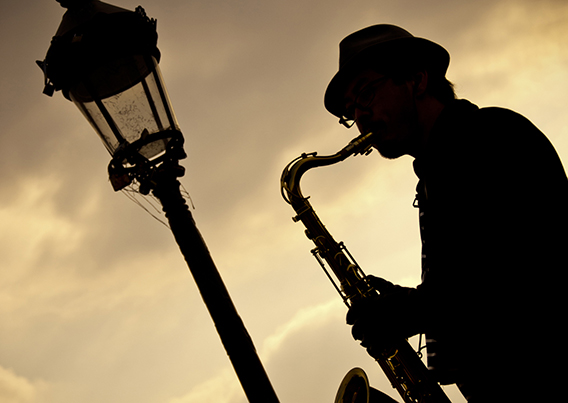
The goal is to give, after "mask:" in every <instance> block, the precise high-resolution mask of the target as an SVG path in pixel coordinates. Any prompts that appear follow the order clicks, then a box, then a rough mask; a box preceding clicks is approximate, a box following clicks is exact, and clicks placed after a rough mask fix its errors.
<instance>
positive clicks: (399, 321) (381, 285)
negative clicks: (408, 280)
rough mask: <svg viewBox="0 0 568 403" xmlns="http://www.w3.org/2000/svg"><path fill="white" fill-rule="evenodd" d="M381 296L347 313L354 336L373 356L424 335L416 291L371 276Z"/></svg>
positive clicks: (359, 303) (364, 300)
mask: <svg viewBox="0 0 568 403" xmlns="http://www.w3.org/2000/svg"><path fill="white" fill-rule="evenodd" d="M367 280H368V281H369V284H370V285H371V286H372V287H373V288H375V289H376V290H377V291H378V292H379V293H380V294H379V295H377V297H376V298H365V299H363V300H360V301H357V302H356V303H354V304H353V305H352V306H351V308H350V309H349V311H348V312H347V324H349V325H353V327H352V329H351V334H352V335H353V338H355V340H360V341H361V345H362V346H363V347H365V348H366V349H367V351H368V352H369V354H370V355H371V356H375V354H377V352H380V351H383V350H384V348H385V347H388V346H389V345H390V344H391V343H392V342H393V341H394V340H397V339H402V338H407V337H410V336H412V335H414V334H417V333H419V332H420V328H421V323H420V322H421V321H420V319H419V309H420V307H419V306H417V305H418V304H417V295H416V289H415V288H408V287H401V286H399V285H394V284H393V283H391V282H390V281H387V280H385V279H382V278H380V277H374V276H367Z"/></svg>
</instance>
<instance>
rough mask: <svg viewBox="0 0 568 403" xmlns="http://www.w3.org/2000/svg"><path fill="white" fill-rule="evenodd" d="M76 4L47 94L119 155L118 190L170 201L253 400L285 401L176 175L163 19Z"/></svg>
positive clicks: (53, 53)
mask: <svg viewBox="0 0 568 403" xmlns="http://www.w3.org/2000/svg"><path fill="white" fill-rule="evenodd" d="M57 1H58V2H59V3H60V4H61V6H62V7H65V8H67V9H68V10H67V12H66V13H65V14H64V16H63V19H62V21H61V24H60V26H59V28H58V30H57V32H56V34H55V36H54V37H53V39H52V42H51V46H50V47H49V49H48V51H47V55H46V57H45V59H44V60H43V61H38V62H37V63H38V65H39V66H40V67H41V69H42V70H43V72H44V78H45V87H44V91H43V92H44V93H45V94H46V95H49V96H51V95H53V93H54V91H59V90H60V91H61V92H62V93H63V95H64V96H65V98H67V99H69V100H71V101H72V102H73V103H74V104H75V105H76V106H77V107H78V108H79V110H80V111H81V112H82V113H83V115H84V116H85V118H86V119H87V121H88V122H89V123H90V124H91V126H92V127H93V129H94V130H95V131H96V132H97V134H98V135H99V137H100V138H101V140H102V142H103V144H104V146H105V147H106V149H107V150H108V151H109V153H110V154H111V156H112V159H111V161H110V163H109V166H108V171H109V177H110V181H111V184H112V186H113V188H114V190H115V191H117V190H121V189H123V188H125V187H126V186H129V185H137V186H138V190H139V192H140V193H142V194H149V193H150V192H152V194H153V195H154V196H155V197H156V198H157V199H158V200H159V201H160V203H161V204H162V207H163V210H164V213H165V215H166V218H167V219H168V222H169V225H170V228H171V230H172V233H173V235H174V237H175V239H176V242H177V244H178V246H179V247H180V250H181V252H182V254H183V256H184V258H185V260H186V262H187V264H188V266H189V269H190V271H191V273H192V275H193V277H194V279H195V282H196V284H197V286H198V288H199V291H200V293H201V296H202V298H203V300H204V302H205V304H206V306H207V309H208V310H209V313H210V314H211V317H212V319H213V321H214V323H215V327H216V328H217V332H218V333H219V337H220V338H221V341H222V343H223V345H224V347H225V350H226V352H227V354H228V355H229V359H230V360H231V363H232V365H233V367H234V369H235V371H236V373H237V376H238V378H239V381H240V383H241V385H242V387H243V390H244V392H245V394H246V396H247V398H248V400H249V402H251V403H271V402H274V403H276V402H278V398H277V397H276V393H275V392H274V389H273V388H272V385H271V384H270V381H269V379H268V376H267V374H266V372H265V370H264V368H263V366H262V363H261V362H260V359H259V357H258V355H257V353H256V349H255V347H254V345H253V342H252V340H251V338H250V336H249V334H248V332H247V330H246V328H245V326H244V324H243V322H242V320H241V318H240V316H239V315H238V313H237V311H236V309H235V306H234V305H233V303H232V301H231V298H230V296H229V293H228V291H227V289H226V287H225V285H224V283H223V281H222V279H221V276H220V275H219V272H218V270H217V268H216V266H215V264H214V262H213V260H212V258H211V255H210V254H209V251H208V249H207V246H206V244H205V242H204V240H203V238H202V236H201V234H200V233H199V230H198V229H197V227H196V225H195V222H194V220H193V217H192V214H191V212H190V211H189V208H188V206H187V204H186V202H185V199H184V198H183V196H182V194H181V192H180V183H179V181H178V179H177V178H179V177H181V176H183V174H184V168H183V167H182V166H181V165H179V160H180V159H183V158H185V157H186V154H185V152H184V150H183V136H182V133H181V131H180V129H179V125H178V122H177V120H176V117H175V114H174V111H173V108H172V105H171V103H170V100H169V97H168V94H167V91H166V87H165V85H164V80H163V78H162V75H161V73H160V68H159V65H158V62H159V60H160V52H159V50H158V48H157V46H156V45H157V40H158V34H157V31H156V20H155V19H150V18H148V17H147V16H146V13H145V11H144V9H143V8H142V7H137V8H136V11H134V12H133V11H130V10H126V9H123V8H120V7H116V6H113V5H110V4H107V3H103V2H101V1H98V0H57Z"/></svg>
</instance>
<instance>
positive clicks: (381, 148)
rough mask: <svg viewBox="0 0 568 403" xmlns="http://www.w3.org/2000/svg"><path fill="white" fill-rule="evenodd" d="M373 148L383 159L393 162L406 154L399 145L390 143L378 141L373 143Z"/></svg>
mask: <svg viewBox="0 0 568 403" xmlns="http://www.w3.org/2000/svg"><path fill="white" fill-rule="evenodd" d="M375 148H376V149H377V151H378V152H379V154H381V156H382V157H383V158H386V159H389V160H394V159H397V158H400V157H402V156H403V155H406V154H408V152H407V151H405V150H403V148H402V147H401V145H400V144H397V143H395V142H392V141H379V142H377V143H375Z"/></svg>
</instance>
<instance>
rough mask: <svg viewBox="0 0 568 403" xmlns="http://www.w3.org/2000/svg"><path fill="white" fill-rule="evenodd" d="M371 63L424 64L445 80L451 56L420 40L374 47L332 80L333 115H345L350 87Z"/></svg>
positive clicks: (329, 103)
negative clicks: (369, 62)
mask: <svg viewBox="0 0 568 403" xmlns="http://www.w3.org/2000/svg"><path fill="white" fill-rule="evenodd" d="M370 60H375V61H377V62H378V63H379V64H380V63H381V62H384V64H385V65H389V66H393V65H396V64H397V63H398V65H401V64H402V63H404V62H406V63H412V60H414V61H415V62H417V61H421V62H422V64H423V66H425V68H426V69H427V70H428V71H429V72H431V73H434V74H441V75H442V76H445V74H446V71H447V69H448V66H449V64H450V55H449V53H448V51H447V50H446V49H444V48H443V47H442V46H440V45H438V44H437V43H435V42H432V41H429V40H428V39H424V38H417V37H409V38H398V39H393V40H390V41H387V42H383V43H379V44H376V45H373V46H370V47H368V48H367V49H365V50H364V51H362V52H360V53H358V54H357V55H355V56H354V57H353V58H351V59H350V60H348V61H347V62H345V63H344V65H343V66H341V67H340V69H339V71H338V72H337V73H336V74H335V76H333V78H332V79H331V81H330V83H329V85H328V86H327V89H326V91H325V96H324V105H325V108H326V109H327V110H328V111H329V112H330V113H332V114H333V115H335V116H337V117H342V116H343V115H344V111H345V93H346V91H347V87H348V85H349V84H350V83H351V81H352V80H353V79H354V78H355V77H356V76H357V74H359V73H360V72H361V71H362V70H364V69H365V68H366V67H367V66H368V65H367V64H366V62H368V61H370Z"/></svg>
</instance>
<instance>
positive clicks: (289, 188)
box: [280, 133, 373, 204]
mask: <svg viewBox="0 0 568 403" xmlns="http://www.w3.org/2000/svg"><path fill="white" fill-rule="evenodd" d="M372 137H373V133H365V134H361V135H360V136H358V137H356V138H354V139H353V140H351V141H350V142H349V144H347V145H346V146H345V147H343V148H342V149H341V150H339V151H338V152H337V153H335V154H332V155H324V156H319V155H317V153H315V152H314V153H309V154H306V153H304V154H302V155H300V156H299V157H298V158H296V159H295V160H293V161H292V162H290V163H289V164H288V165H287V166H286V168H284V171H283V172H282V177H281V179H280V184H281V191H282V197H283V198H284V200H286V201H287V202H288V203H289V204H293V200H294V199H303V198H304V197H303V196H302V191H301V189H300V179H301V178H302V175H304V173H306V171H308V170H309V169H312V168H316V167H321V166H326V165H333V164H336V163H338V162H341V161H343V160H344V159H346V158H347V157H350V156H351V155H357V154H362V155H368V154H369V153H370V152H371V151H372V148H371V147H372V146H373V144H372V142H371V141H372Z"/></svg>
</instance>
